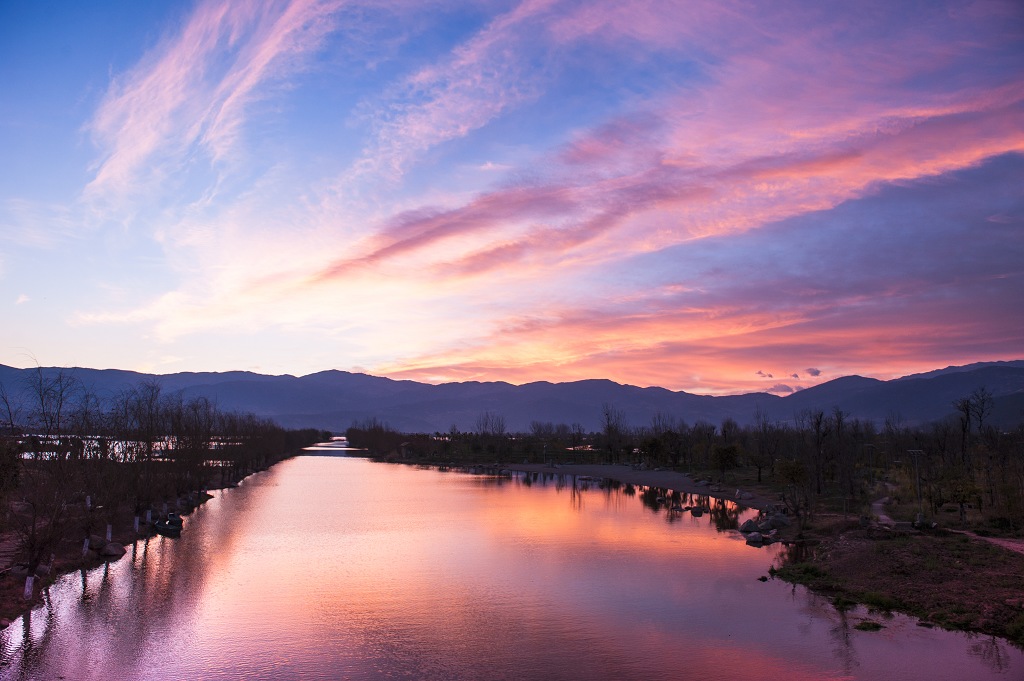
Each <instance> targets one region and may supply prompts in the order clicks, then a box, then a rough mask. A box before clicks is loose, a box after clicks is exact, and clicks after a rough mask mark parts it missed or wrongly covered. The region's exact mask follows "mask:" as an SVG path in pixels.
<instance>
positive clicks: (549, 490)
mask: <svg viewBox="0 0 1024 681" xmlns="http://www.w3.org/2000/svg"><path fill="white" fill-rule="evenodd" d="M641 491H642V490H632V489H628V490H627V489H625V488H618V489H607V488H599V487H598V486H597V485H595V484H593V483H591V484H590V486H589V487H588V488H587V489H578V488H576V489H574V487H573V485H572V484H568V482H567V479H564V478H563V479H562V480H558V479H554V478H549V479H544V478H538V479H536V480H533V479H531V478H524V477H523V476H516V477H492V476H482V475H470V474H465V473H457V472H443V471H438V470H434V469H422V468H416V467H411V466H400V465H386V464H378V463H373V462H370V461H368V460H365V459H359V458H350V457H338V456H301V457H297V458H294V459H290V460H287V461H285V462H282V463H280V464H278V465H276V466H274V467H273V468H271V469H270V470H269V471H265V472H263V473H260V474H257V475H254V476H251V477H250V478H248V479H247V480H245V481H244V482H243V484H242V485H241V486H239V487H238V488H235V489H228V490H222V491H218V492H216V493H215V494H216V496H215V498H214V499H213V500H211V501H209V502H208V503H206V504H205V505H203V506H201V507H200V508H198V509H197V510H196V511H195V512H193V513H192V514H191V515H190V516H188V517H187V518H186V521H185V529H184V531H183V532H182V535H181V537H180V538H178V539H168V538H163V537H154V538H152V539H149V540H146V541H140V542H138V543H136V544H135V545H134V547H132V548H131V550H130V551H129V553H128V555H127V556H125V557H124V558H122V559H121V560H119V561H117V562H114V563H110V564H108V565H106V566H103V567H100V568H96V569H93V570H90V571H86V572H79V573H73V574H70V575H66V576H64V577H62V578H60V579H59V580H58V581H57V582H56V583H55V584H54V585H53V586H51V587H50V588H49V590H48V594H47V596H46V602H45V604H44V605H43V606H41V607H39V608H37V609H35V610H34V611H32V612H31V613H30V614H29V615H27V616H25V617H23V618H21V619H19V620H17V621H15V622H14V623H13V624H12V625H11V626H10V627H8V628H7V629H6V630H4V631H3V632H0V678H3V679H58V678H65V679H111V678H117V679H243V678H244V679H586V680H587V681H594V680H595V679H644V680H645V681H649V679H651V678H655V677H658V676H669V677H681V678H693V679H702V680H714V679H723V680H725V679H728V680H729V681H737V680H743V681H757V680H760V679H764V680H776V679H787V681H802V680H811V679H871V680H874V679H886V680H888V679H900V680H912V679H922V680H927V681H936V680H939V679H957V680H960V679H974V680H982V679H1002V680H1007V679H1021V678H1024V654H1022V652H1021V651H1020V650H1018V649H1016V648H1014V647H1012V646H1010V645H1008V644H1007V643H1005V642H1004V641H1001V640H999V639H994V638H992V637H987V636H975V635H966V634H960V633H952V632H945V631H941V630H938V629H926V628H922V627H919V626H917V625H916V622H915V620H913V619H911V618H907V617H903V616H898V615H897V616H886V615H883V614H880V613H868V612H867V611H865V610H863V609H855V610H852V611H848V612H846V613H840V612H838V611H836V609H835V608H833V607H832V606H831V605H830V604H829V602H828V601H827V600H824V599H821V598H819V597H816V596H814V595H813V594H811V593H809V592H808V591H806V590H805V589H803V588H802V587H794V586H792V585H789V584H786V583H783V582H780V581H777V580H772V579H769V580H768V581H764V582H762V581H759V579H758V578H759V577H762V576H765V575H767V571H768V568H769V566H771V565H772V563H773V561H774V560H775V558H776V555H777V551H778V549H777V547H766V548H760V549H757V548H752V547H749V546H747V545H746V544H745V543H744V541H743V540H742V538H741V537H740V535H739V534H738V533H737V532H735V531H733V530H729V529H721V528H724V527H727V526H730V525H734V524H735V523H736V522H737V521H742V520H743V519H745V518H746V517H747V516H748V515H749V514H750V513H751V512H750V511H742V510H740V509H737V508H736V507H733V506H731V505H726V506H720V507H719V508H718V511H717V512H716V513H706V514H704V515H703V516H702V517H699V518H698V517H694V516H693V515H692V514H691V513H678V512H675V513H674V512H670V511H669V510H666V509H664V508H659V509H657V510H655V509H653V508H651V507H650V506H649V505H646V504H644V503H641V497H642V494H641ZM630 492H633V493H632V494H631V493H630ZM864 619H870V620H874V621H877V622H880V623H881V624H883V625H884V627H885V628H884V629H882V630H881V631H877V632H867V631H859V630H857V629H855V628H854V626H855V625H856V624H857V623H858V622H860V621H862V620H864Z"/></svg>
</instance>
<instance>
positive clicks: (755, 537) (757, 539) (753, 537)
mask: <svg viewBox="0 0 1024 681" xmlns="http://www.w3.org/2000/svg"><path fill="white" fill-rule="evenodd" d="M747 543H748V544H763V543H764V537H763V536H762V535H761V533H760V532H751V533H750V534H748V535H747Z"/></svg>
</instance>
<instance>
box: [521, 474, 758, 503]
mask: <svg viewBox="0 0 1024 681" xmlns="http://www.w3.org/2000/svg"><path fill="white" fill-rule="evenodd" d="M502 467H503V468H506V469H508V470H512V471H521V472H524V473H540V474H544V475H583V476H589V477H594V478H609V479H611V480H617V481H619V482H621V483H622V484H624V485H643V486H645V487H657V488H659V489H666V490H672V491H674V492H680V493H682V494H698V495H704V496H709V497H711V498H713V499H725V500H727V501H733V502H736V503H737V504H740V505H741V506H747V507H749V508H756V509H758V510H760V511H764V510H768V509H769V508H771V507H773V506H775V505H777V504H778V501H777V500H776V499H772V498H771V497H769V496H768V495H765V494H763V493H760V492H755V491H750V490H746V489H741V488H737V487H731V486H725V485H715V484H712V483H711V482H710V481H707V480H694V479H693V478H691V477H690V476H688V475H686V474H684V473H680V472H678V471H671V470H648V469H642V468H640V469H638V468H634V467H632V466H627V465H621V464H558V465H555V466H551V465H547V464H529V463H523V464H508V465H504V466H502Z"/></svg>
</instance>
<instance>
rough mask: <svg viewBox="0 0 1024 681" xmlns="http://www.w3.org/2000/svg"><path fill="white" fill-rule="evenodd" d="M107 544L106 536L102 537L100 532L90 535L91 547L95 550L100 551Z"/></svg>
mask: <svg viewBox="0 0 1024 681" xmlns="http://www.w3.org/2000/svg"><path fill="white" fill-rule="evenodd" d="M106 545H107V540H106V539H105V538H104V537H101V536H99V535H98V534H90V535H89V548H90V549H92V550H93V551H99V550H100V549H102V548H103V547H104V546H106Z"/></svg>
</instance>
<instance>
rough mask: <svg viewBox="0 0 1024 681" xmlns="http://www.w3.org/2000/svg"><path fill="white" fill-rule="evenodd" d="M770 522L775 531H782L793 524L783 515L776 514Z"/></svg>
mask: <svg viewBox="0 0 1024 681" xmlns="http://www.w3.org/2000/svg"><path fill="white" fill-rule="evenodd" d="M770 522H771V525H772V529H774V530H781V529H782V528H784V527H789V526H790V525H792V524H793V521H792V520H790V519H789V518H787V517H786V516H784V515H782V514H781V513H776V514H775V515H773V516H772V517H771V519H770Z"/></svg>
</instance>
